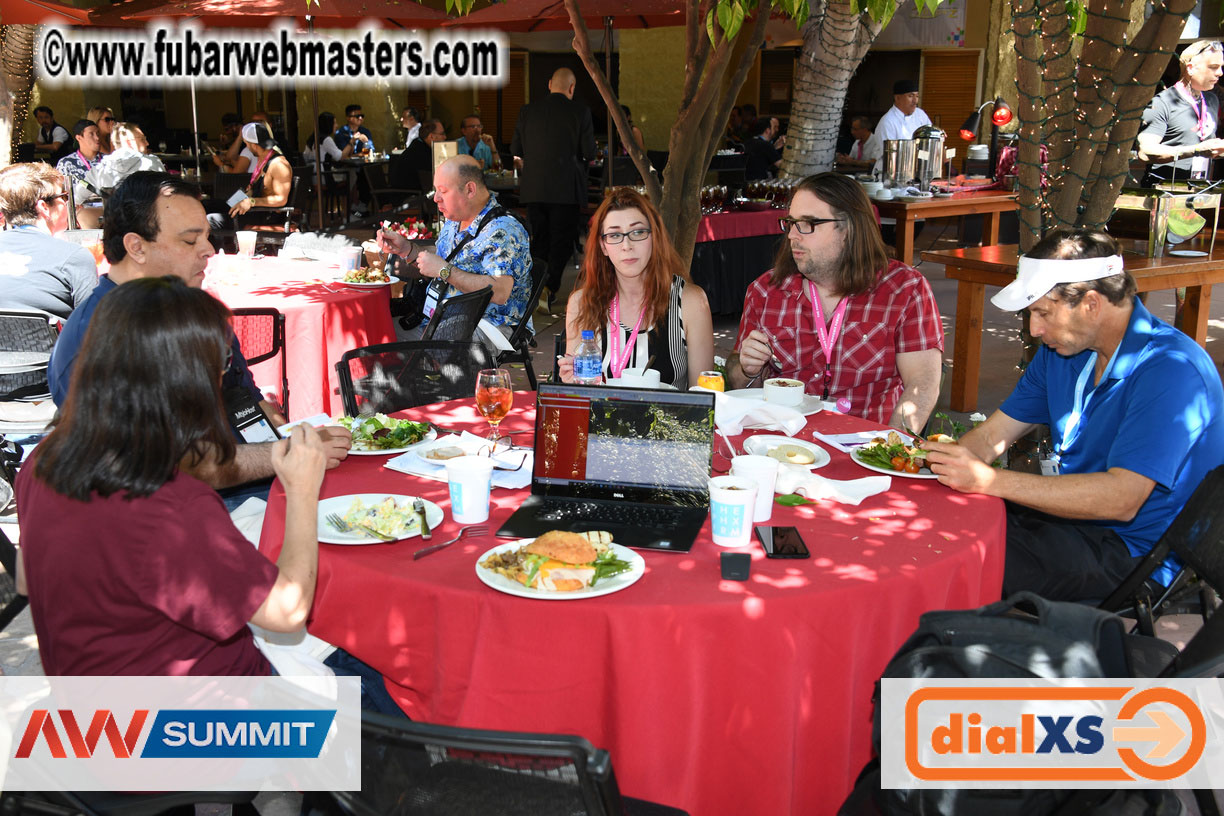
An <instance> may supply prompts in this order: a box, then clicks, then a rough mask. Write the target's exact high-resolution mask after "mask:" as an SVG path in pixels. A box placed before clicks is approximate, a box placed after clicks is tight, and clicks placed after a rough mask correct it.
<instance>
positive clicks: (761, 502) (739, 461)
mask: <svg viewBox="0 0 1224 816" xmlns="http://www.w3.org/2000/svg"><path fill="white" fill-rule="evenodd" d="M781 464H782V463H781V462H779V461H778V460H777V459H774V458H773V457H772V456H756V455H748V456H736V457H735V458H733V459H732V460H731V475H732V476H742V477H744V478H745V479H750V480H752V481H753V482H754V483H756V486H757V495H756V509H755V510H754V511H753V514H752V520H753V521H769V518H770V516H772V515H773V505H774V501H773V498H774V485H775V484H776V482H777V481H778V466H779V465H781Z"/></svg>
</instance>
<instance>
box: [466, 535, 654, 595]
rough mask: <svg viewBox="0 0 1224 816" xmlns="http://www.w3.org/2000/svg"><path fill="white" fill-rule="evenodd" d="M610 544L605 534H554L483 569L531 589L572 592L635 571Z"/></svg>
mask: <svg viewBox="0 0 1224 816" xmlns="http://www.w3.org/2000/svg"><path fill="white" fill-rule="evenodd" d="M611 542H612V536H611V535H610V534H608V533H605V532H590V533H569V532H565V531H564V530H551V531H549V532H547V533H545V534H544V535H542V536H539V537H538V538H536V539H535V540H534V541H532V542H531V543H530V544H525V545H524V546H522V547H519V548H518V549H512V550H506V551H504V552H500V553H495V554H493V555H491V556H489V557H488V558H486V559H485V560H484V561H482V562H481V563H480V566H482V567H484V568H485V569H488V570H492V571H493V572H496V573H498V574H499V575H504V576H505V577H507V578H510V579H511V580H514V581H518V582H519V583H520V584H522V585H523V586H526V587H530V588H531V589H541V590H545V591H548V592H573V591H575V590H579V589H584V588H585V587H594V586H596V585H597V584H598V583H599V581H601V580H603V579H605V578H610V577H612V576H613V575H619V574H620V573H622V572H627V571H629V570H630V569H631V568H632V565H630V564H629V562H628V561H625V560H623V559H621V558H619V557H618V556H617V555H616V553H615V552H614V551H613V550H612V548H611V547H610V546H609V545H610V544H611Z"/></svg>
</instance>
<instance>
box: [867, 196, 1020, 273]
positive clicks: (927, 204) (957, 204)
mask: <svg viewBox="0 0 1224 816" xmlns="http://www.w3.org/2000/svg"><path fill="white" fill-rule="evenodd" d="M873 203H874V204H875V206H876V210H877V211H878V213H879V215H880V217H881V218H895V219H896V220H897V240H896V243H897V247H896V249H897V260H899V261H901V262H902V263H907V264H909V263H913V262H914V222H915V221H923V220H925V219H927V218H949V217H952V216H956V215H984V216H985V217H986V223H985V225H984V226H983V228H982V243H983V244H997V243H998V242H999V216H1000V214H1001V213H1005V212H1014V211H1015V210H1016V209H1017V208H1018V207H1019V206H1020V205H1019V204H1018V203H1017V202H1016V194H1015V193H1010V192H1006V191H1003V190H985V191H982V192H976V191H972V190H971V191H967V192H962V193H953V194H952V195H950V196H937V197H935V198H929V199H927V200H925V201H910V202H906V201H880V200H879V199H873Z"/></svg>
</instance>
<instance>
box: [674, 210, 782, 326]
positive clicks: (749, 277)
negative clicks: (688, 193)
mask: <svg viewBox="0 0 1224 816" xmlns="http://www.w3.org/2000/svg"><path fill="white" fill-rule="evenodd" d="M785 216H786V210H779V209H772V208H771V209H768V210H762V211H759V212H750V211H734V212H723V213H714V214H713V215H706V216H702V219H701V223H700V224H699V225H698V226H697V243H696V245H695V246H694V247H693V264H692V266H691V267H690V271H691V273H692V276H693V282H694V283H696V284H697V285H698V286H700V287H701V288H702V289H704V290H705V293H706V297H707V298H709V300H710V311H711V312H712V313H713V314H728V315H730V314H739V313H740V312H741V311H742V310H743V308H744V293H745V292H747V291H748V286H749V285H750V284H751V283H752V282H753V281H754V280H756V279H757V278H759V277H760V276H761V275H762V274H763V273H765V272H767V271H769V270H770V269H771V268H772V267H773V259H774V253H775V252H776V251H777V248H778V242H779V240H781V238H782V232H781V230H780V229H779V228H778V219H779V218H783V217H785Z"/></svg>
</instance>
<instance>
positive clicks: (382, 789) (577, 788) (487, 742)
mask: <svg viewBox="0 0 1224 816" xmlns="http://www.w3.org/2000/svg"><path fill="white" fill-rule="evenodd" d="M361 764H362V768H361V780H362V790H361V791H351V792H349V791H338V792H334V793H332V794H331V796H332V797H333V798H334V799H335V801H336V803H337V804H339V806H340V807H341V808H342V809H343V811H344V812H345V813H348V814H351V816H387V815H389V814H393V813H411V814H415V816H443V814H446V815H447V816H450V815H451V814H461V813H462V814H475V813H497V814H499V816H552V814H565V816H583V815H584V814H585V816H622V814H628V815H629V816H647V814H652V816H686V814H685V813H684V811H681V810H677V809H675V808H670V807H666V806H663V805H657V804H654V803H652V802H644V801H641V800H637V799H631V798H628V797H622V796H621V794H620V789H619V788H618V787H617V784H616V775H615V774H614V773H613V770H612V758H611V756H610V755H609V754H608V752H607V751H605V750H602V749H600V748H596V747H595V746H594V745H592V744H591V743H590V742H588V741H587V740H585V739H583V738H582V737H574V736H565V735H556V734H529V733H522V732H514V731H484V730H477V729H471V728H453V727H449V726H441V725H428V724H425V723H416V722H411V721H408V720H401V719H391V718H388V717H384V716H382V715H378V714H370V713H367V712H363V714H362V724H361Z"/></svg>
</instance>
